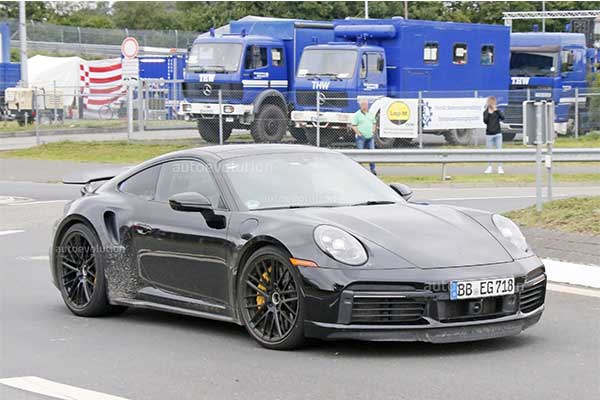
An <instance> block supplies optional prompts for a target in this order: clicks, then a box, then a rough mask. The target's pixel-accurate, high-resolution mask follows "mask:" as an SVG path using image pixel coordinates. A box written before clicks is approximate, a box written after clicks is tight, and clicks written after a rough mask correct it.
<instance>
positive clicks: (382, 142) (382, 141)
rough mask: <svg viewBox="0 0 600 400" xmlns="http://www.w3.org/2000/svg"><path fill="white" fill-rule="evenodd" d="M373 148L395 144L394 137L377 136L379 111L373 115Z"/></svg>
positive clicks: (385, 147)
mask: <svg viewBox="0 0 600 400" xmlns="http://www.w3.org/2000/svg"><path fill="white" fill-rule="evenodd" d="M375 118H376V119H375V121H376V122H375V125H376V126H375V135H373V136H374V137H375V148H377V149H391V148H392V147H394V145H395V144H396V138H382V137H380V136H379V113H377V116H376V117H375Z"/></svg>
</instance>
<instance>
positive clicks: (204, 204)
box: [169, 192, 212, 212]
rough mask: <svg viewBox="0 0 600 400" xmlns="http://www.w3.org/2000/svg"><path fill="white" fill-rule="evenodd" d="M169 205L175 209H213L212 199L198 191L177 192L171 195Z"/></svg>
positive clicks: (198, 210) (192, 210)
mask: <svg viewBox="0 0 600 400" xmlns="http://www.w3.org/2000/svg"><path fill="white" fill-rule="evenodd" d="M169 205H170V206H171V208H172V209H173V210H175V211H188V212H194V211H196V212H200V211H206V210H212V204H211V203H210V200H208V199H207V198H206V196H203V195H201V194H200V193H197V192H185V193H177V194H175V195H173V196H171V198H170V199H169Z"/></svg>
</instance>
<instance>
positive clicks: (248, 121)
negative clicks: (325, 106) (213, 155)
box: [182, 19, 332, 143]
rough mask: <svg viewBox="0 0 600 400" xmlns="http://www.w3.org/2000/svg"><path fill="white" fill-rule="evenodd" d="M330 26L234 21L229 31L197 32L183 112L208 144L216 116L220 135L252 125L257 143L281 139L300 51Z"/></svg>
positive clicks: (214, 138)
mask: <svg viewBox="0 0 600 400" xmlns="http://www.w3.org/2000/svg"><path fill="white" fill-rule="evenodd" d="M331 28H332V26H331V24H326V23H320V22H316V21H299V20H283V19H266V20H258V21H233V22H231V24H230V30H231V33H229V34H225V35H222V36H220V37H217V36H216V35H215V34H214V31H211V32H210V34H209V35H203V36H200V37H198V38H197V39H196V40H195V41H194V43H193V45H192V47H191V48H190V50H189V54H188V61H187V67H186V71H185V73H184V83H183V96H184V98H185V102H184V103H183V105H182V111H183V112H184V113H185V114H186V115H188V116H189V117H191V118H193V119H195V120H197V121H198V129H199V132H200V135H201V136H202V137H203V138H204V139H205V140H207V141H208V142H211V143H216V142H219V122H218V121H219V115H222V116H223V139H224V140H227V138H228V137H229V135H230V134H231V131H232V130H233V129H236V128H242V129H243V128H250V131H251V134H252V136H253V138H254V140H255V141H256V142H277V141H280V140H281V138H282V137H283V135H285V133H286V132H287V128H288V121H289V110H290V96H289V91H290V89H291V81H293V79H294V74H295V71H296V64H297V61H298V60H299V55H300V53H301V51H302V49H303V48H304V47H305V46H306V45H309V44H314V43H318V42H319V40H320V39H321V38H322V37H326V38H331V37H332V34H331ZM328 30H329V32H327V31H328ZM326 40H327V39H326ZM219 93H220V96H221V99H220V100H219Z"/></svg>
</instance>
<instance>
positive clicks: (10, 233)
mask: <svg viewBox="0 0 600 400" xmlns="http://www.w3.org/2000/svg"><path fill="white" fill-rule="evenodd" d="M23 232H25V231H24V230H22V229H13V230H8V231H0V236H4V235H12V234H14V233H23Z"/></svg>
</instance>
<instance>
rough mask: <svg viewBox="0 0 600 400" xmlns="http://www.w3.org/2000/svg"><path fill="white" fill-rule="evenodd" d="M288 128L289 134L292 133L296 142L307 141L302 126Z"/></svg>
mask: <svg viewBox="0 0 600 400" xmlns="http://www.w3.org/2000/svg"><path fill="white" fill-rule="evenodd" d="M289 130H290V135H292V137H293V138H294V139H296V142H298V143H302V144H304V143H307V142H308V139H307V138H306V134H305V133H304V129H302V128H296V127H295V126H291V127H290V128H289Z"/></svg>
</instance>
